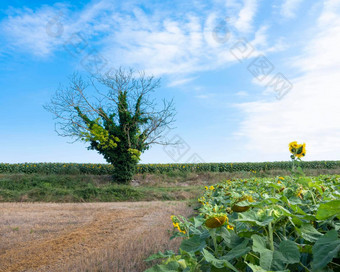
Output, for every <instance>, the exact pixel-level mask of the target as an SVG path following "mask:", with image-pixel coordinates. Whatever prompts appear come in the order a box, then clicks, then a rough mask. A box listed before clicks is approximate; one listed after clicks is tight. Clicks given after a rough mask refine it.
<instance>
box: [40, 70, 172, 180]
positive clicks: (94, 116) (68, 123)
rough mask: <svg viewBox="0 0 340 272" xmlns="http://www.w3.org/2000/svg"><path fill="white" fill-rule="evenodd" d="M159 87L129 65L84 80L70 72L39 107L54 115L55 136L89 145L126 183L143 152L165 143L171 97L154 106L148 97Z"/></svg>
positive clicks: (151, 77)
mask: <svg viewBox="0 0 340 272" xmlns="http://www.w3.org/2000/svg"><path fill="white" fill-rule="evenodd" d="M159 86H160V79H156V78H154V77H153V76H146V75H145V73H144V72H138V73H135V72H134V71H133V70H131V69H130V70H125V69H123V68H119V69H117V70H115V71H114V72H113V73H112V74H111V75H108V74H107V75H105V76H96V77H93V76H92V77H90V78H89V80H88V81H84V80H83V79H82V77H81V76H79V75H77V74H74V75H73V76H72V77H71V78H70V86H69V87H68V88H59V89H58V90H57V91H56V93H55V95H54V96H53V97H52V99H51V101H50V103H49V104H47V105H45V106H44V108H45V109H46V110H47V111H49V112H51V113H52V114H53V115H54V117H55V119H57V122H56V131H57V133H58V135H60V136H64V137H72V138H75V141H85V142H87V143H89V144H90V145H89V147H88V149H92V150H97V151H98V152H99V153H100V154H102V155H103V156H104V158H105V160H106V161H107V162H108V163H110V164H112V165H113V166H114V167H113V168H114V170H113V171H114V173H113V179H114V181H116V182H119V183H128V182H130V181H131V179H132V176H133V174H134V173H135V170H136V165H137V163H138V161H139V160H140V156H141V154H142V153H143V152H144V151H145V150H147V149H149V148H150V146H151V145H153V144H162V145H165V144H170V143H168V142H166V141H164V140H162V133H163V132H164V130H165V129H167V128H169V127H170V126H171V124H172V123H173V122H174V115H175V109H174V105H173V100H171V101H166V100H163V105H162V106H161V107H159V105H157V103H156V100H155V99H152V98H151V94H152V93H153V92H154V91H155V89H157V88H158V87H159ZM89 91H90V92H89ZM91 93H92V96H90V94H91Z"/></svg>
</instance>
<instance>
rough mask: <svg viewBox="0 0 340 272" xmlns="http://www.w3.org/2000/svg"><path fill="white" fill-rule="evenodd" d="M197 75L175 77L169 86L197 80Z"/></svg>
mask: <svg viewBox="0 0 340 272" xmlns="http://www.w3.org/2000/svg"><path fill="white" fill-rule="evenodd" d="M196 78H197V77H188V78H181V79H175V80H172V81H171V82H170V83H169V84H168V87H177V86H180V85H185V84H187V83H189V82H191V81H193V80H195V79H196Z"/></svg>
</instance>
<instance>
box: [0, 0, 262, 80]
mask: <svg viewBox="0 0 340 272" xmlns="http://www.w3.org/2000/svg"><path fill="white" fill-rule="evenodd" d="M232 2H233V1H230V2H228V3H229V4H232ZM234 2H235V1H234ZM229 6H230V5H229ZM229 6H228V5H227V6H226V5H225V3H224V2H223V3H222V1H215V2H214V4H213V5H212V7H210V9H209V8H208V7H207V6H206V5H195V9H192V10H190V11H188V10H185V9H181V10H180V11H179V12H176V14H177V16H174V15H173V13H171V12H170V11H167V10H161V9H155V10H152V13H150V12H149V13H146V12H145V10H144V9H142V8H140V7H138V5H136V4H133V5H132V4H131V3H130V4H129V3H124V4H121V5H120V4H119V3H115V4H113V3H112V2H111V1H107V0H101V1H96V2H90V3H89V4H88V5H87V6H85V7H84V8H82V9H81V10H80V11H73V10H72V9H71V8H69V7H68V6H66V5H62V4H56V5H54V6H50V7H49V6H43V7H41V8H40V9H36V10H29V9H24V10H16V11H15V13H14V15H12V16H9V17H8V18H6V19H4V20H3V21H2V22H0V23H1V27H2V33H3V35H4V36H5V37H6V39H7V41H8V42H7V43H6V44H7V49H9V48H11V50H12V51H13V52H15V50H22V51H26V52H27V51H28V52H30V53H32V54H34V55H36V56H40V57H48V56H50V55H51V54H53V53H54V52H55V51H57V50H62V49H63V45H64V43H65V42H67V41H68V39H69V37H70V36H71V35H72V34H73V33H76V32H81V33H82V35H84V36H85V38H86V39H88V40H91V39H92V40H91V41H92V43H93V45H94V46H97V47H98V48H100V50H99V51H100V53H101V54H102V56H104V57H105V58H106V59H107V60H108V62H109V63H111V64H112V65H114V66H116V65H117V64H119V65H125V66H134V67H136V68H140V69H144V70H146V72H149V73H153V74H155V75H163V74H190V73H194V72H197V71H207V70H214V69H218V68H221V67H225V66H226V65H230V64H233V63H237V60H236V59H235V58H234V56H233V55H232V54H231V53H230V47H231V46H232V45H233V43H234V42H235V39H236V38H237V37H235V36H236V35H240V34H241V33H244V32H250V31H251V30H255V31H256V33H257V34H256V35H255V36H256V37H255V41H256V43H258V44H260V43H263V44H262V45H265V43H266V41H265V38H266V37H265V32H266V28H263V27H262V28H261V29H256V28H255V27H254V25H253V18H254V16H255V14H256V11H257V1H253V0H252V1H250V0H245V1H244V2H243V4H242V5H240V4H237V3H236V2H235V3H234V4H233V5H232V6H233V11H235V12H236V13H237V14H238V15H237V18H234V19H232V20H231V21H230V22H228V24H234V23H235V26H234V28H236V29H237V30H238V31H240V33H237V34H233V33H231V34H230V36H228V41H227V42H221V41H220V40H216V37H215V34H214V31H215V29H216V26H218V25H219V24H220V23H221V22H223V20H224V18H225V17H226V14H228V12H230V11H229ZM156 7H157V5H156ZM188 7H190V5H187V6H186V8H188ZM58 14H59V15H58ZM53 20H58V21H57V23H58V24H59V23H60V24H61V25H62V35H60V36H58V37H51V35H48V31H47V30H46V27H47V25H48V24H49V22H51V21H52V22H53ZM54 27H56V26H54ZM51 29H52V31H55V29H54V28H53V27H52V28H51ZM222 35H223V33H222Z"/></svg>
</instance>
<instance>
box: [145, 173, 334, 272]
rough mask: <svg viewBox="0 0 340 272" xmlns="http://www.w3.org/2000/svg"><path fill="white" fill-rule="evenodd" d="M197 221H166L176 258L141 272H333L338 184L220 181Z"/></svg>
mask: <svg viewBox="0 0 340 272" xmlns="http://www.w3.org/2000/svg"><path fill="white" fill-rule="evenodd" d="M198 202H199V203H200V207H199V209H198V214H197V216H195V217H193V218H190V219H186V218H184V217H181V216H172V217H171V220H172V222H173V225H174V235H173V237H172V238H176V237H182V242H181V245H180V248H179V251H178V252H176V253H174V252H172V251H166V252H164V253H162V252H159V253H158V254H154V255H152V256H150V257H149V258H148V260H147V261H151V260H155V259H163V261H162V263H161V264H158V265H156V266H153V267H152V268H149V269H148V270H147V272H156V271H168V272H170V271H183V272H184V271H186V272H200V271H201V272H222V271H235V272H236V271H247V272H248V271H249V272H251V271H253V272H265V271H285V272H286V271H287V272H288V271H325V272H326V271H327V272H331V271H340V220H339V219H340V176H339V175H333V176H330V175H322V176H319V177H306V176H299V177H298V176H295V177H292V176H288V177H276V178H261V179H258V178H255V177H254V178H250V179H246V180H244V179H238V180H227V181H224V182H221V183H219V184H216V185H213V186H209V187H208V186H207V187H206V188H205V193H204V194H203V195H202V196H201V197H200V198H199V199H198Z"/></svg>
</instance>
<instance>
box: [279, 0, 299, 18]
mask: <svg viewBox="0 0 340 272" xmlns="http://www.w3.org/2000/svg"><path fill="white" fill-rule="evenodd" d="M302 1H303V0H285V1H284V3H283V4H282V7H281V15H282V16H284V17H286V18H293V17H295V16H296V12H297V9H298V7H299V5H300V4H301V3H302Z"/></svg>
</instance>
